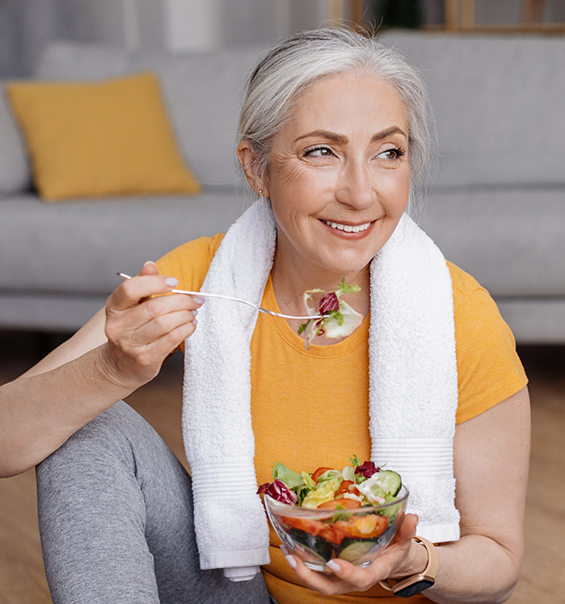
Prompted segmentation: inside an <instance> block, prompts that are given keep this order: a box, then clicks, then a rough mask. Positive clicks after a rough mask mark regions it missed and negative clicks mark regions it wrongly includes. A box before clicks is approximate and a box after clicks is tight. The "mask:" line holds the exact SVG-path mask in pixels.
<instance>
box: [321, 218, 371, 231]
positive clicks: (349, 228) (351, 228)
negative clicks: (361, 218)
mask: <svg viewBox="0 0 565 604" xmlns="http://www.w3.org/2000/svg"><path fill="white" fill-rule="evenodd" d="M323 222H325V223H326V224H327V225H329V226H331V227H332V229H337V230H338V231H345V232H346V233H360V232H361V231H366V230H367V229H368V228H369V227H370V226H371V223H370V222H367V223H365V224H360V225H359V226H352V225H350V224H340V223H339V222H331V221H329V220H324V221H323Z"/></svg>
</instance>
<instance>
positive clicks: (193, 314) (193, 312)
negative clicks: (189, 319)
mask: <svg viewBox="0 0 565 604" xmlns="http://www.w3.org/2000/svg"><path fill="white" fill-rule="evenodd" d="M197 314H198V309H197V308H195V309H194V310H193V311H192V316H193V317H196V315H197Z"/></svg>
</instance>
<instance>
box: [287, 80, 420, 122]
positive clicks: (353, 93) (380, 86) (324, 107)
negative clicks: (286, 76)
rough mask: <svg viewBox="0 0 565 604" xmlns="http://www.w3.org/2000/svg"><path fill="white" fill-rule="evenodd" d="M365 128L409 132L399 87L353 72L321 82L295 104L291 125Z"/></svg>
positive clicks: (318, 81)
mask: <svg viewBox="0 0 565 604" xmlns="http://www.w3.org/2000/svg"><path fill="white" fill-rule="evenodd" d="M363 123H364V124H365V128H367V129H368V130H373V129H375V128H376V129H381V128H386V127H389V126H391V125H393V124H394V125H397V126H400V127H401V128H402V129H403V130H404V132H406V133H407V132H408V117H407V113H406V108H405V105H404V102H403V100H402V98H401V96H400V94H399V93H398V92H397V90H396V89H395V87H394V86H393V85H392V84H390V83H389V82H387V81H386V80H384V79H383V78H381V77H378V76H376V75H374V74H372V73H367V72H360V73H358V72H353V73H343V74H337V75H332V76H327V77H323V78H320V79H318V80H317V81H316V82H314V83H313V84H312V85H311V86H309V87H308V89H307V90H306V91H305V92H304V93H302V94H301V95H300V96H299V97H298V99H296V101H295V102H294V104H293V108H292V110H291V111H290V114H289V120H288V121H287V125H288V126H291V127H293V128H297V127H298V128H304V127H306V128H310V127H312V129H316V128H318V127H320V128H323V127H328V126H330V125H331V124H334V126H335V127H337V126H340V125H341V127H344V128H347V127H348V126H349V127H354V126H355V125H361V124H363Z"/></svg>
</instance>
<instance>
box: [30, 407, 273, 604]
mask: <svg viewBox="0 0 565 604" xmlns="http://www.w3.org/2000/svg"><path fill="white" fill-rule="evenodd" d="M37 487H38V502H39V527H40V532H41V544H42V548H43V558H44V561H45V570H46V573H47V579H48V582H49V587H50V589H51V594H52V597H53V602H54V604H71V603H72V604H81V603H85V604H86V603H88V604H102V603H104V604H106V603H107V604H110V603H111V604H132V603H143V604H155V603H158V602H160V603H161V604H181V603H182V604H187V603H189V602H194V603H198V604H206V603H210V604H212V603H214V604H221V603H223V602H225V603H229V604H238V603H244V602H245V603H246V604H268V603H269V602H270V598H269V594H268V591H267V588H266V586H265V582H264V580H263V578H262V576H261V575H260V574H259V575H257V576H256V577H255V579H253V580H252V581H244V582H239V583H234V582H232V581H229V580H228V579H226V578H225V577H224V575H223V571H222V570H206V571H202V570H200V567H199V563H198V551H197V547H196V541H195V534H194V525H193V518H192V491H191V484H190V477H189V475H188V474H187V472H186V471H185V470H184V468H183V467H182V465H181V464H180V463H179V461H178V460H177V458H176V457H175V456H174V455H173V453H172V452H171V450H170V449H169V448H168V447H167V445H165V443H164V442H163V441H162V440H161V438H160V437H159V436H158V434H157V433H156V432H155V431H154V430H153V428H152V427H151V426H150V425H149V424H148V423H147V422H146V421H145V420H144V419H143V418H142V417H141V416H140V415H138V414H137V413H136V412H135V411H134V410H133V409H132V408H131V407H130V406H129V405H127V404H126V403H124V402H119V403H117V404H116V405H114V406H113V407H111V408H110V409H108V411H106V412H105V413H103V414H102V415H100V416H99V417H97V418H96V419H94V420H93V421H91V422H90V423H89V424H87V425H86V426H85V427H84V428H82V429H81V430H79V431H78V432H77V433H76V434H74V435H73V436H72V437H71V438H69V440H68V441H67V442H66V443H65V444H64V445H63V446H62V447H60V448H59V449H58V450H57V451H55V453H53V454H52V455H51V456H49V457H48V458H47V459H45V461H43V462H42V463H41V464H40V465H39V466H38V467H37Z"/></svg>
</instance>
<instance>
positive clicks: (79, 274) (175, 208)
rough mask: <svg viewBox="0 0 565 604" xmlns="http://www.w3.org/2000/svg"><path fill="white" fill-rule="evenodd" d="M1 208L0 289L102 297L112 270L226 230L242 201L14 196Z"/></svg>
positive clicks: (211, 196)
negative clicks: (45, 200)
mask: <svg viewBox="0 0 565 604" xmlns="http://www.w3.org/2000/svg"><path fill="white" fill-rule="evenodd" d="M239 199H241V196H240V198H239ZM0 207H1V210H2V220H0V291H4V292H12V293H26V292H35V293H37V292H44V293H60V292H67V293H70V294H104V295H107V294H109V293H110V292H111V291H112V290H113V289H114V287H115V286H116V284H117V283H118V282H119V278H118V277H117V276H116V273H117V272H118V271H122V272H125V273H129V274H136V273H137V272H138V271H139V270H140V269H141V267H142V265H143V262H144V261H146V260H157V259H158V258H159V257H161V256H162V255H163V254H165V253H167V252H168V251H169V250H171V249H173V248H175V247H177V246H178V245H181V244H182V243H184V242H186V241H189V240H192V239H196V238H198V237H201V236H204V235H214V234H215V233H217V232H222V231H225V230H227V228H228V227H229V226H230V225H231V224H232V223H233V222H234V221H235V220H236V219H237V218H238V217H239V215H240V214H241V212H242V211H243V209H244V202H241V201H238V198H237V197H236V196H234V194H233V193H232V192H229V193H222V192H219V193H207V194H204V195H202V196H199V197H175V196H171V197H156V196H155V197H153V196H152V197H147V198H143V197H132V198H112V199H109V200H108V201H100V200H95V201H88V200H81V201H76V202H66V203H60V204H45V203H42V202H41V201H40V200H39V199H38V198H37V197H35V196H32V195H18V196H13V197H4V198H2V197H0Z"/></svg>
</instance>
